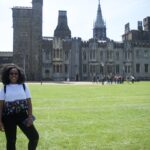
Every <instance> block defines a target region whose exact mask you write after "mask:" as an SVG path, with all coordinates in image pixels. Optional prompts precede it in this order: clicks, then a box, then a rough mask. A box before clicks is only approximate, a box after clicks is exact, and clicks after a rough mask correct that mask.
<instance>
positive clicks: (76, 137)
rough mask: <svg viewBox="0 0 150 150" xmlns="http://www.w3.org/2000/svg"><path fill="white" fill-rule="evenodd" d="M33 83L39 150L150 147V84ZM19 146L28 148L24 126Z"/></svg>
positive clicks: (1, 146) (0, 147) (1, 142)
mask: <svg viewBox="0 0 150 150" xmlns="http://www.w3.org/2000/svg"><path fill="white" fill-rule="evenodd" d="M28 85H29V87H30V90H31V94H32V101H33V109H34V115H35V116H36V118H37V120H36V121H35V126H36V127H37V129H38V131H39V134H40V141H39V144H38V148H37V150H150V82H137V83H134V84H128V83H124V84H122V85H115V84H114V85H103V86H102V85H101V84H89V85H85V84H79V85H78V84H77V85H74V84H48V83H45V84H43V85H40V84H31V83H30V84H28ZM0 150H5V137H4V133H2V132H1V133H0ZM17 150H27V139H26V137H25V136H24V135H23V133H22V132H20V130H19V129H18V134H17Z"/></svg>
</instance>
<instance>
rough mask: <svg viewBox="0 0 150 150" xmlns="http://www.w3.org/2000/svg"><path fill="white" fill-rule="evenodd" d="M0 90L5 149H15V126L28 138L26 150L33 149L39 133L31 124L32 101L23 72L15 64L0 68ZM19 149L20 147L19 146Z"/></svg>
mask: <svg viewBox="0 0 150 150" xmlns="http://www.w3.org/2000/svg"><path fill="white" fill-rule="evenodd" d="M1 80H2V83H3V85H4V87H3V88H2V89H1V90H0V130H1V131H4V132H5V136H6V141H7V142H6V149H7V150H16V134H17V126H18V127H19V128H20V129H21V130H22V132H23V133H24V134H25V135H26V137H27V138H28V139H29V143H28V150H35V149H36V147H37V144H38V140H39V134H38V132H37V130H36V128H35V127H34V125H33V119H34V118H33V115H32V102H31V95H30V91H29V88H28V87H27V85H26V84H25V83H24V82H25V74H24V72H23V70H22V69H21V68H19V67H18V66H16V65H15V64H10V65H7V66H5V67H4V68H3V70H2V75H1ZM19 149H21V147H20V148H19Z"/></svg>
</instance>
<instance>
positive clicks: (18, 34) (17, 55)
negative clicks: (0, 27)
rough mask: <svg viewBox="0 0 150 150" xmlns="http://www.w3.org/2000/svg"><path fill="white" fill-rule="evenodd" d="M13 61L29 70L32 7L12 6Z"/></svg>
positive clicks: (26, 70) (27, 71) (26, 71)
mask: <svg viewBox="0 0 150 150" xmlns="http://www.w3.org/2000/svg"><path fill="white" fill-rule="evenodd" d="M12 17H13V63H15V64H17V65H18V66H20V67H21V68H23V69H24V70H25V73H26V75H27V79H28V77H29V72H30V63H29V62H30V51H31V43H32V42H31V36H32V33H31V31H32V25H31V22H32V8H29V7H13V8H12Z"/></svg>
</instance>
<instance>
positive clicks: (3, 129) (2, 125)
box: [0, 121, 4, 132]
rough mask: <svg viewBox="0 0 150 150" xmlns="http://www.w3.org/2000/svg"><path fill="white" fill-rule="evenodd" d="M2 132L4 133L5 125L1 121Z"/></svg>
mask: <svg viewBox="0 0 150 150" xmlns="http://www.w3.org/2000/svg"><path fill="white" fill-rule="evenodd" d="M0 131H2V132H4V125H3V123H2V121H0Z"/></svg>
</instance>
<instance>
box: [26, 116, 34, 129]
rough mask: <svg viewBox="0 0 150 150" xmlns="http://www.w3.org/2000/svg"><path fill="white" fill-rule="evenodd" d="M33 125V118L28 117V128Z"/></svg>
mask: <svg viewBox="0 0 150 150" xmlns="http://www.w3.org/2000/svg"><path fill="white" fill-rule="evenodd" d="M32 124H33V118H32V117H28V120H27V127H30V126H31V125H32Z"/></svg>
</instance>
